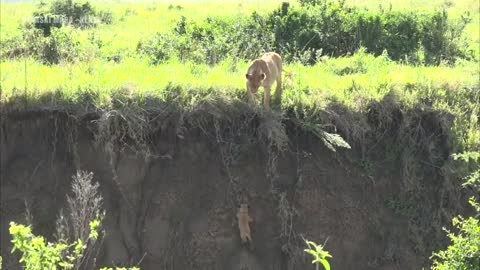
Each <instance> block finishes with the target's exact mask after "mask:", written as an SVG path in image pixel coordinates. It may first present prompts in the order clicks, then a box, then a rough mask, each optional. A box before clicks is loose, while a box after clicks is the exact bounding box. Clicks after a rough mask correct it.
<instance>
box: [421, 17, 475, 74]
mask: <svg viewBox="0 0 480 270" xmlns="http://www.w3.org/2000/svg"><path fill="white" fill-rule="evenodd" d="M468 22H469V18H468V17H462V19H460V20H449V19H448V13H447V11H446V10H442V11H438V12H436V13H434V14H433V16H431V17H429V18H427V19H426V20H425V23H424V25H423V31H422V32H423V36H422V45H423V47H424V48H425V60H426V62H427V64H433V65H438V64H440V62H441V61H447V62H449V63H454V62H455V58H456V57H465V54H464V52H462V51H461V50H460V48H459V45H458V44H459V43H460V42H461V37H462V32H463V30H464V29H465V26H466V25H467V23H468Z"/></svg>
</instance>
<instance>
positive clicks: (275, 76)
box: [245, 52, 282, 109]
mask: <svg viewBox="0 0 480 270" xmlns="http://www.w3.org/2000/svg"><path fill="white" fill-rule="evenodd" d="M245 77H246V78H247V96H248V99H249V101H250V102H251V103H252V104H254V103H255V94H256V93H257V91H258V88H259V87H260V86H263V88H264V90H265V93H264V99H263V104H264V106H265V108H266V109H270V94H271V93H270V91H271V87H272V85H273V83H274V82H275V81H277V89H276V91H275V99H276V100H277V102H280V99H281V97H282V57H281V56H280V55H279V54H278V53H274V52H267V53H265V54H264V55H263V56H262V57H261V58H258V59H255V60H253V62H252V64H251V65H250V67H249V68H248V71H247V74H246V75H245Z"/></svg>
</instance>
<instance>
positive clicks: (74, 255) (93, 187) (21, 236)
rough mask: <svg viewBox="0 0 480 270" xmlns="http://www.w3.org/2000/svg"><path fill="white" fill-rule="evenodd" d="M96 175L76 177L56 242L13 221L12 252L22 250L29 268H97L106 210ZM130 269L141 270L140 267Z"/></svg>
mask: <svg viewBox="0 0 480 270" xmlns="http://www.w3.org/2000/svg"><path fill="white" fill-rule="evenodd" d="M92 179H93V174H92V173H87V172H83V171H78V172H77V174H76V175H75V176H74V177H73V181H72V192H73V196H67V209H68V212H69V215H67V216H64V215H63V211H60V215H59V217H58V219H57V222H56V229H57V232H56V235H55V236H56V239H57V241H56V242H47V241H46V240H45V238H44V237H43V236H36V235H34V234H33V232H32V228H31V226H24V225H21V224H16V223H15V222H10V234H11V235H12V244H13V248H12V252H15V251H17V250H18V251H20V252H22V257H21V258H20V261H19V262H20V263H22V264H23V265H24V267H25V269H27V270H36V269H65V270H66V269H94V266H95V261H94V258H93V256H94V255H96V251H97V248H98V245H97V241H98V240H99V239H100V238H101V237H102V236H103V233H102V231H101V222H102V220H103V216H104V213H103V211H102V200H103V199H102V196H101V195H100V194H99V193H98V188H99V184H98V183H93V182H92ZM103 269H112V268H102V270H103ZM115 269H118V270H119V269H124V270H127V268H115ZM129 269H130V270H139V268H136V267H134V268H129Z"/></svg>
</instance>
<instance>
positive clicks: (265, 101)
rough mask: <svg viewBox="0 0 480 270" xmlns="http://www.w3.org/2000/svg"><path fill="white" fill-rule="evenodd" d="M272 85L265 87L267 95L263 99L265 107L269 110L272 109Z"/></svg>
mask: <svg viewBox="0 0 480 270" xmlns="http://www.w3.org/2000/svg"><path fill="white" fill-rule="evenodd" d="M270 91H271V89H270V87H265V97H264V99H263V106H264V107H265V109H267V110H270V99H271V97H270Z"/></svg>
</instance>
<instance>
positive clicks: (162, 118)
mask: <svg viewBox="0 0 480 270" xmlns="http://www.w3.org/2000/svg"><path fill="white" fill-rule="evenodd" d="M289 114H290V113H289V112H286V113H285V115H284V116H283V117H280V116H278V115H265V114H255V113H253V112H242V110H237V111H235V110H230V111H229V112H225V111H221V110H220V109H217V108H215V106H213V105H210V106H205V107H203V108H201V109H199V110H196V111H195V112H185V111H181V110H171V109H169V110H167V109H165V110H162V109H157V110H155V111H142V112H141V113H137V112H135V113H134V112H132V111H128V110H122V111H120V110H119V111H110V112H94V113H85V114H81V115H79V114H75V115H73V114H69V113H67V112H66V111H28V112H27V111H23V112H19V111H16V112H6V113H4V114H3V117H2V121H1V131H2V133H1V142H0V143H1V213H0V214H1V217H0V222H1V236H2V237H1V255H2V257H3V258H4V266H5V269H20V268H19V267H18V265H16V264H15V259H16V258H15V257H13V256H12V255H10V249H11V245H10V244H9V241H10V238H9V235H8V222H9V221H11V220H14V221H17V222H22V223H25V202H27V204H28V205H29V208H30V211H31V214H32V215H33V223H34V224H33V227H34V231H35V233H38V234H43V235H46V236H51V235H52V233H53V232H54V226H55V219H56V215H57V213H58V210H59V209H60V208H61V207H62V205H64V204H65V195H66V194H67V193H68V192H69V189H70V182H71V179H72V178H71V177H72V175H74V174H75V171H76V170H78V169H81V170H86V171H91V172H93V173H94V179H95V180H96V181H98V182H99V183H100V185H101V192H102V195H103V197H104V207H105V209H106V210H107V216H106V219H105V222H104V225H105V230H106V237H105V240H104V243H103V249H102V250H101V252H100V254H99V255H98V265H131V264H134V263H136V262H138V261H141V264H140V266H141V267H142V269H146V270H149V269H152V270H153V269H309V267H311V263H310V262H311V259H310V258H309V257H307V256H305V255H304V253H303V249H304V243H303V240H302V236H303V237H305V238H307V239H310V240H313V241H315V242H317V243H323V242H325V241H326V240H327V239H328V241H327V243H326V249H327V250H329V251H330V252H331V254H332V255H333V259H332V266H333V269H419V268H421V267H422V266H424V265H426V263H427V257H428V256H429V255H430V254H431V251H432V249H434V248H438V246H439V245H441V244H442V242H443V241H444V240H445V239H444V238H443V233H442V232H441V231H440V228H441V225H442V224H446V223H447V222H448V221H449V220H450V218H451V216H452V214H454V213H455V214H456V213H458V212H459V207H460V204H459V203H458V202H459V197H460V196H461V194H460V192H459V188H457V185H458V184H456V183H454V181H456V180H454V179H453V178H451V177H448V176H446V175H445V174H444V170H442V168H444V167H445V162H447V159H448V156H449V154H450V151H451V149H450V143H449V141H450V138H449V129H450V125H451V122H452V119H451V117H450V116H448V115H445V114H443V113H442V112H437V111H433V110H431V109H428V108H427V109H425V108H424V109H416V110H409V111H406V110H403V109H402V108H401V106H400V105H398V104H394V103H392V102H391V101H389V100H388V99H386V100H384V101H383V102H380V103H372V104H371V105H370V106H369V110H368V113H366V114H364V115H362V114H358V113H353V112H349V111H348V110H347V109H346V108H343V107H341V106H339V105H331V107H329V108H328V109H327V110H325V112H324V113H321V114H320V116H319V117H318V118H317V119H316V121H317V122H316V123H315V122H313V121H310V122H307V121H305V120H299V119H301V118H302V117H303V116H301V115H296V116H294V115H289ZM323 131H327V132H330V133H334V132H338V133H339V134H341V135H342V136H343V137H344V138H345V139H346V140H347V141H348V142H349V143H350V145H351V146H352V149H350V150H344V149H338V150H337V152H334V151H332V150H331V149H330V148H331V147H330V148H329V147H326V146H328V145H329V144H333V145H335V142H334V141H335V138H333V137H328V135H327V134H326V133H322V132H323ZM330 146H331V145H330ZM244 201H246V202H248V203H249V204H250V207H251V212H252V217H253V219H254V223H253V224H252V232H253V233H252V237H253V241H254V249H253V250H252V251H251V250H249V249H248V248H247V247H246V246H242V245H241V244H240V238H239V233H238V230H237V227H236V223H235V221H236V217H235V214H236V206H237V205H238V203H239V202H244Z"/></svg>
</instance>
